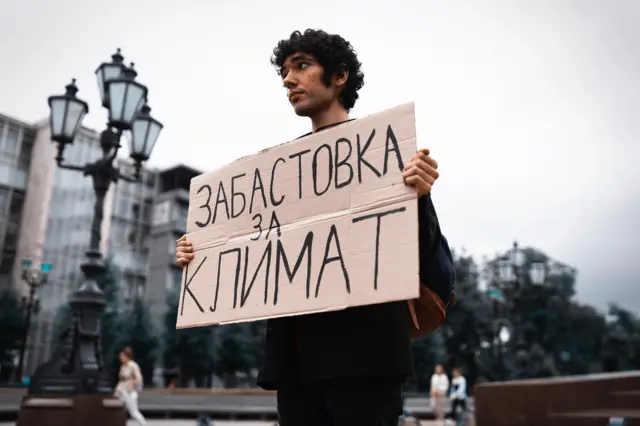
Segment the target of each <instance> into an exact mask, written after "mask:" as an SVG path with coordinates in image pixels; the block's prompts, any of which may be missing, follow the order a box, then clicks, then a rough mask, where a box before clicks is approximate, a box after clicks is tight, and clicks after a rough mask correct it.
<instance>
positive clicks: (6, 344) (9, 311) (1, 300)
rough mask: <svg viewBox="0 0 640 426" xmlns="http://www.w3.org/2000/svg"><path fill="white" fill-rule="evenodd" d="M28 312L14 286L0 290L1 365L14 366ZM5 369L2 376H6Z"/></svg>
mask: <svg viewBox="0 0 640 426" xmlns="http://www.w3.org/2000/svg"><path fill="white" fill-rule="evenodd" d="M25 317H26V312H25V308H24V305H23V303H21V301H20V297H19V295H18V293H17V291H15V289H13V288H9V289H4V290H2V291H0V330H2V331H1V332H0V366H3V367H2V370H3V371H4V370H5V367H4V366H13V360H14V354H15V352H16V351H18V350H20V347H21V345H22V339H23V338H24V332H25ZM3 371H0V373H2V377H3V379H4V380H8V379H9V377H5V374H4V373H3Z"/></svg>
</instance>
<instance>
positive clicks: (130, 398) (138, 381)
mask: <svg viewBox="0 0 640 426" xmlns="http://www.w3.org/2000/svg"><path fill="white" fill-rule="evenodd" d="M120 363H121V366H120V375H119V376H118V384H117V386H116V396H117V397H118V398H119V399H120V400H121V401H122V402H124V406H125V408H126V409H127V411H128V412H129V415H130V416H131V418H132V419H134V420H135V421H136V422H138V424H139V425H140V426H146V424H147V421H146V420H145V418H144V416H143V415H142V413H141V412H140V410H139V409H138V393H139V392H141V391H142V384H143V383H142V374H141V373H140V366H138V364H137V363H136V362H135V361H134V360H133V351H132V350H131V348H130V347H126V348H124V349H123V350H122V352H120Z"/></svg>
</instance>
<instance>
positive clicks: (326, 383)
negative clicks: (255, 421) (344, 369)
mask: <svg viewBox="0 0 640 426" xmlns="http://www.w3.org/2000/svg"><path fill="white" fill-rule="evenodd" d="M402 383H403V380H401V379H382V378H371V377H366V378H364V377H363V378H360V377H352V378H343V379H332V380H322V381H302V382H298V383H292V384H289V385H287V386H280V387H279V388H278V392H277V395H278V421H279V425H280V426H397V424H398V417H399V416H400V414H402V405H403V404H402Z"/></svg>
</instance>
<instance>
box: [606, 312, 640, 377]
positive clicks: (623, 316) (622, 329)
mask: <svg viewBox="0 0 640 426" xmlns="http://www.w3.org/2000/svg"><path fill="white" fill-rule="evenodd" d="M609 317H610V318H611V322H610V323H609V324H608V325H607V331H606V334H607V336H606V340H610V341H611V340H617V341H618V347H614V348H612V349H614V351H615V354H616V355H617V357H618V360H617V364H618V367H619V368H620V369H624V370H638V369H640V318H638V316H636V315H634V314H633V313H631V312H629V311H628V310H626V309H623V308H621V307H619V306H618V305H616V304H612V305H611V306H610V307H609Z"/></svg>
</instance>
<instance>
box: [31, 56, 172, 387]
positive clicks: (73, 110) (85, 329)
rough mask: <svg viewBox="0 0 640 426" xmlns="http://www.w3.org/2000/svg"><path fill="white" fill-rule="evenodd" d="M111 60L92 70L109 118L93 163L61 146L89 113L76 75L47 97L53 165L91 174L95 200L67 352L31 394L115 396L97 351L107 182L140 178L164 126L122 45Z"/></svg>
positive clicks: (45, 368) (39, 374) (37, 377)
mask: <svg viewBox="0 0 640 426" xmlns="http://www.w3.org/2000/svg"><path fill="white" fill-rule="evenodd" d="M111 58H112V61H111V62H108V63H103V64H101V65H100V66H99V67H98V69H97V70H96V76H97V79H98V89H99V91H100V98H101V101H102V106H103V107H105V108H107V109H108V112H109V120H108V122H107V126H106V129H105V130H104V131H103V132H102V133H101V134H100V146H101V149H102V157H101V158H99V159H98V160H96V161H95V162H92V163H88V164H84V165H73V164H67V163H66V162H65V160H64V149H65V147H66V146H67V145H70V144H72V143H73V140H74V139H75V136H76V133H77V131H78V128H79V127H80V125H81V122H82V119H83V118H84V116H85V115H86V113H87V112H88V111H89V107H88V105H87V104H86V102H84V101H82V100H80V99H78V98H77V97H76V94H77V92H78V88H77V87H76V84H75V79H74V80H72V81H71V83H70V84H69V85H67V86H66V93H65V94H64V95H59V96H51V97H50V98H49V106H50V108H51V139H52V140H53V141H54V142H56V143H57V150H58V154H57V156H56V158H55V160H56V163H57V165H58V166H59V167H60V168H62V169H67V170H76V171H79V172H81V173H83V174H84V175H85V176H90V177H91V179H92V180H93V189H94V192H95V196H96V201H95V206H94V216H93V222H92V224H91V238H90V242H89V249H88V250H87V251H86V257H87V260H86V261H85V263H83V264H82V265H81V266H80V268H81V270H82V272H83V274H84V276H85V280H84V282H83V283H82V284H81V285H80V287H79V288H78V289H76V290H75V291H74V293H73V294H72V296H71V300H70V301H69V305H70V306H71V309H72V311H73V323H72V324H70V326H69V329H68V330H69V334H68V336H69V337H68V339H67V341H66V342H65V343H64V344H65V345H66V346H67V347H68V348H69V350H67V351H56V353H55V354H54V355H53V358H52V359H51V360H50V361H48V362H47V363H45V364H43V365H42V366H41V367H40V368H38V370H37V371H36V373H35V374H34V376H33V378H32V380H31V385H30V387H29V394H30V395H46V394H53V395H55V394H65V395H78V394H113V390H112V389H111V384H110V380H108V378H107V376H106V373H105V369H104V361H103V360H102V359H101V355H100V316H101V314H102V311H103V310H104V307H105V304H106V303H105V300H104V295H103V293H102V291H101V290H100V288H99V287H98V284H97V281H98V280H99V279H100V277H101V276H102V275H103V274H104V272H105V266H104V263H103V259H102V253H101V252H100V240H101V225H102V219H103V214H104V211H103V210H104V201H105V196H106V194H107V191H108V190H109V186H110V185H111V183H117V182H118V181H119V180H120V179H122V180H125V181H127V182H139V181H140V178H141V174H140V170H141V169H142V163H143V162H144V161H146V160H148V159H149V156H150V155H151V150H152V149H153V146H154V145H155V142H156V140H157V139H158V136H159V134H160V131H161V130H162V127H163V126H162V124H160V122H159V121H157V120H155V119H154V118H152V117H151V116H150V115H149V112H150V110H151V108H149V107H148V105H147V92H148V91H147V88H146V87H145V86H144V85H142V84H140V83H139V82H137V81H135V77H136V76H137V72H136V71H135V70H134V69H133V64H131V66H129V67H127V66H125V65H124V57H123V56H122V55H121V54H120V49H118V51H117V52H116V53H115V54H114V55H112V57H111ZM125 131H131V132H132V135H133V136H132V138H131V141H132V143H131V147H130V156H131V158H132V160H133V161H134V168H135V171H134V174H133V176H128V175H125V174H123V173H122V172H120V170H119V169H118V168H117V167H116V166H115V165H114V161H115V159H116V158H117V154H118V150H119V149H120V147H121V145H120V141H121V139H122V135H123V132H125Z"/></svg>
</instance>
